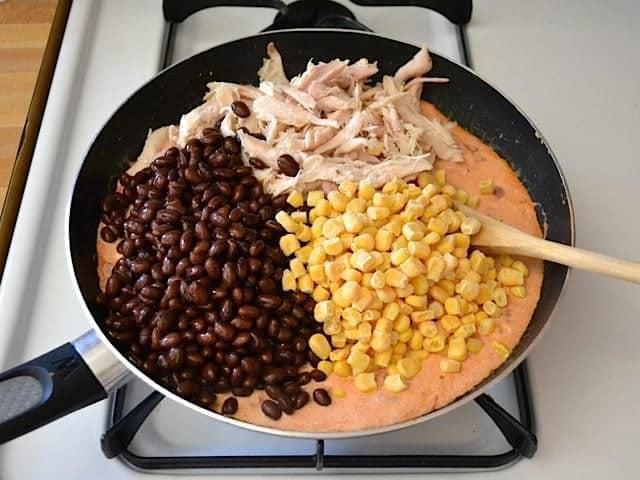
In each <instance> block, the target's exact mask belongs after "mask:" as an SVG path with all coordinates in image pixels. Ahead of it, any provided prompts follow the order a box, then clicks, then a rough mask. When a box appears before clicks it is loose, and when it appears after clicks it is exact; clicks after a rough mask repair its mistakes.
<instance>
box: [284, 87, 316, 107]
mask: <svg viewBox="0 0 640 480" xmlns="http://www.w3.org/2000/svg"><path fill="white" fill-rule="evenodd" d="M278 87H279V89H280V90H282V91H283V92H284V93H285V95H288V96H289V97H291V98H293V99H294V100H295V101H296V102H298V103H299V104H300V105H302V106H303V107H304V108H305V109H307V110H309V111H312V110H313V109H314V108H316V99H315V98H313V97H312V96H311V95H309V94H308V93H306V92H302V91H300V90H298V89H296V88H293V87H291V86H289V85H279V86H278Z"/></svg>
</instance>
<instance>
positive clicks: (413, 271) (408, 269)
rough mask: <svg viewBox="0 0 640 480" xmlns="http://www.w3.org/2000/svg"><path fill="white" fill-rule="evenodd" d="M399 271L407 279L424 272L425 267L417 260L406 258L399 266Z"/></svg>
mask: <svg viewBox="0 0 640 480" xmlns="http://www.w3.org/2000/svg"><path fill="white" fill-rule="evenodd" d="M400 270H402V272H403V273H404V274H405V275H406V276H407V277H409V278H415V277H417V276H418V275H420V274H422V273H424V272H425V270H426V267H425V266H424V264H423V263H422V262H421V261H420V260H419V259H417V258H408V259H407V260H405V261H404V262H402V264H401V265H400Z"/></svg>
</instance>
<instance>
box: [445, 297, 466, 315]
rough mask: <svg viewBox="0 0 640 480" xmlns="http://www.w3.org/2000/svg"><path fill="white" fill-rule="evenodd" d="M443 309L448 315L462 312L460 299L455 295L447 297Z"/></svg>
mask: <svg viewBox="0 0 640 480" xmlns="http://www.w3.org/2000/svg"><path fill="white" fill-rule="evenodd" d="M444 309H445V310H446V311H447V313H448V314H449V315H460V314H461V313H462V307H461V305H460V300H459V299H458V298H456V297H449V298H447V299H446V300H445V302H444Z"/></svg>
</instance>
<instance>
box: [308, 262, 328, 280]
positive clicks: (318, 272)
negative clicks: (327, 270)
mask: <svg viewBox="0 0 640 480" xmlns="http://www.w3.org/2000/svg"><path fill="white" fill-rule="evenodd" d="M309 277H311V280H313V281H314V282H315V283H320V282H322V281H323V280H324V279H325V274H324V267H323V266H322V265H311V266H310V267H309Z"/></svg>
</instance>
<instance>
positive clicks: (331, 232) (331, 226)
mask: <svg viewBox="0 0 640 480" xmlns="http://www.w3.org/2000/svg"><path fill="white" fill-rule="evenodd" d="M342 232H344V224H343V223H342V219H340V220H339V219H337V218H330V219H329V220H327V221H326V222H324V225H322V235H323V236H324V237H325V238H333V237H337V236H339V235H340V234H341V233H342Z"/></svg>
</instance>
